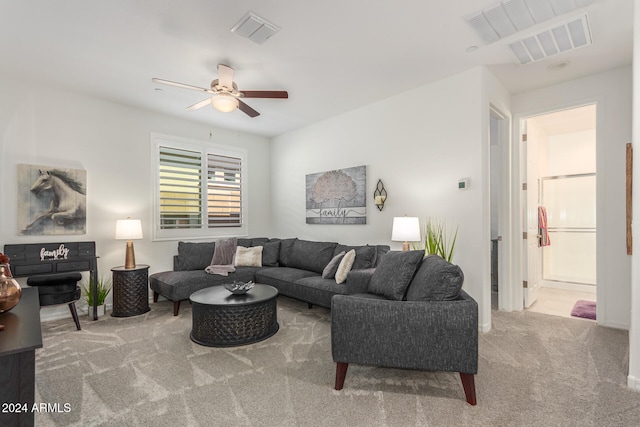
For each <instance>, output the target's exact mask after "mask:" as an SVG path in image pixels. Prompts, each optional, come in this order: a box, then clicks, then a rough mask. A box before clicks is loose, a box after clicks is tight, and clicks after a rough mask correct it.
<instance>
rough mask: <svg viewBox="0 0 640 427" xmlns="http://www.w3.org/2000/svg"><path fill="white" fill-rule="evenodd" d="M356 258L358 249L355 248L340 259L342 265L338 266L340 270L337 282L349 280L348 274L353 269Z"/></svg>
mask: <svg viewBox="0 0 640 427" xmlns="http://www.w3.org/2000/svg"><path fill="white" fill-rule="evenodd" d="M355 260H356V251H355V249H351V250H350V251H349V252H347V253H346V254H345V256H344V257H342V261H340V265H339V266H338V270H337V271H336V283H337V284H341V283H344V282H345V280H347V274H349V272H350V271H351V268H352V267H353V262H354V261H355Z"/></svg>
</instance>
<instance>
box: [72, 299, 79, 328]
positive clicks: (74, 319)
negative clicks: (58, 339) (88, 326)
mask: <svg viewBox="0 0 640 427" xmlns="http://www.w3.org/2000/svg"><path fill="white" fill-rule="evenodd" d="M69 311H71V317H73V321H74V322H76V328H77V329H78V330H80V319H78V310H76V303H75V302H70V303H69Z"/></svg>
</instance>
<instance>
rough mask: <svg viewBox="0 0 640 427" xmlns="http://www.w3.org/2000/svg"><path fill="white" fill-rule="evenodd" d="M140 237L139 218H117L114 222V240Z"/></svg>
mask: <svg viewBox="0 0 640 427" xmlns="http://www.w3.org/2000/svg"><path fill="white" fill-rule="evenodd" d="M134 239H142V222H141V221H140V220H139V219H119V220H118V221H117V222H116V240H134Z"/></svg>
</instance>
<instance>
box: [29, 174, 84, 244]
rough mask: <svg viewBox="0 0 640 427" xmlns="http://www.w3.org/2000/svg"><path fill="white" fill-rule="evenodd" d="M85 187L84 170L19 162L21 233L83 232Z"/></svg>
mask: <svg viewBox="0 0 640 427" xmlns="http://www.w3.org/2000/svg"><path fill="white" fill-rule="evenodd" d="M86 188H87V171H85V170H83V169H67V168H56V167H49V166H37V165H24V164H20V165H18V229H19V230H20V234H24V235H45V234H56V235H57V234H60V235H62V234H85V233H86V229H87V202H86V198H87V190H86Z"/></svg>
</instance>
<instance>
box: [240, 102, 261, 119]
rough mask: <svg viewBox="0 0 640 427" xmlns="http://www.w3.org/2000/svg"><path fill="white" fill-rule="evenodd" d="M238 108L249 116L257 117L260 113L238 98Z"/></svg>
mask: <svg viewBox="0 0 640 427" xmlns="http://www.w3.org/2000/svg"><path fill="white" fill-rule="evenodd" d="M238 109H239V110H240V111H242V112H243V113H245V114H246V115H247V116H249V117H258V116H259V115H260V113H258V112H257V111H256V110H254V109H253V108H251V107H249V106H248V105H247V104H245V103H244V102H242V101H241V100H239V99H238Z"/></svg>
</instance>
